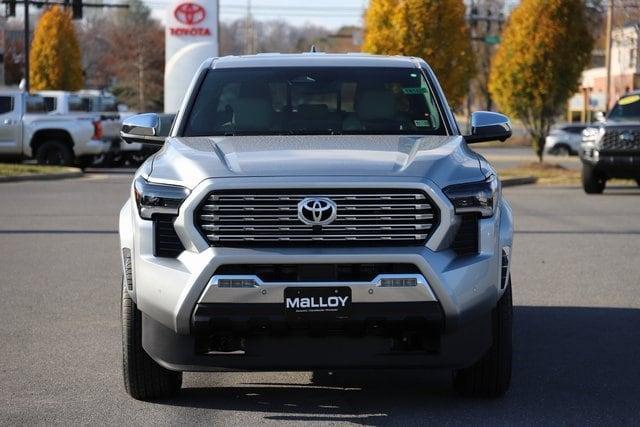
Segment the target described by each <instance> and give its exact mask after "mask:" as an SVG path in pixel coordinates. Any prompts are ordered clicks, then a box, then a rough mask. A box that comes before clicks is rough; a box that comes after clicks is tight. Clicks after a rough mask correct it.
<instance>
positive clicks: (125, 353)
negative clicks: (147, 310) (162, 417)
mask: <svg viewBox="0 0 640 427" xmlns="http://www.w3.org/2000/svg"><path fill="white" fill-rule="evenodd" d="M123 282H124V280H123ZM122 371H123V374H124V388H125V390H126V391H127V393H128V394H129V395H130V396H131V397H133V398H134V399H138V400H152V399H162V398H168V397H172V396H174V395H176V394H177V393H178V391H180V387H182V372H175V371H170V370H168V369H165V368H163V367H162V366H160V365H158V364H157V363H156V362H155V361H154V360H153V359H152V358H151V357H150V356H149V355H148V354H147V353H146V352H145V351H144V349H143V348H142V313H141V312H140V310H138V308H137V307H136V304H135V303H134V302H133V300H132V299H131V296H130V295H129V292H127V290H126V289H125V286H124V283H123V286H122Z"/></svg>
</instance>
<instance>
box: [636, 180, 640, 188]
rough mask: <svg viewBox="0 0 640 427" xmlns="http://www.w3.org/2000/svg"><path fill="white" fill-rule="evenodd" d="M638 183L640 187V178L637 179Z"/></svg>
mask: <svg viewBox="0 0 640 427" xmlns="http://www.w3.org/2000/svg"><path fill="white" fill-rule="evenodd" d="M636 184H638V187H640V179H636Z"/></svg>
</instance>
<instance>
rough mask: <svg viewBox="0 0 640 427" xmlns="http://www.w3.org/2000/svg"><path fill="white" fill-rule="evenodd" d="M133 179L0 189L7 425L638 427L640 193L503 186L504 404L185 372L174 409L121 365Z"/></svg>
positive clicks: (346, 384) (99, 177)
mask: <svg viewBox="0 0 640 427" xmlns="http://www.w3.org/2000/svg"><path fill="white" fill-rule="evenodd" d="M130 180H131V175H130V174H129V173H126V172H120V173H100V174H89V175H87V176H86V177H84V178H80V179H75V180H60V181H48V182H23V183H5V184H0V218H1V221H0V318H1V322H0V343H1V346H2V353H1V355H2V362H1V363H0V389H1V390H2V393H0V424H2V425H7V424H52V423H55V424H80V423H81V424H127V425H138V424H180V425H182V424H185V425H191V424H207V425H211V424H225V425H229V424H242V425H253V424H257V423H279V422H292V423H296V424H299V423H301V422H306V421H316V422H329V423H335V424H344V423H354V424H362V425H381V424H398V425H410V424H424V423H427V422H431V423H434V424H435V423H437V424H537V423H545V424H550V423H554V424H560V423H562V424H584V423H590V424H591V423H593V424H595V423H598V424H602V423H620V424H637V422H638V402H639V401H640V384H639V382H638V379H639V378H640V255H639V254H640V189H638V188H636V187H619V188H614V189H609V190H607V191H606V192H605V194H604V195H602V196H586V195H585V194H584V193H583V192H582V190H581V189H579V188H577V187H575V188H567V187H565V188H557V187H556V188H548V187H536V186H526V187H514V188H507V189H505V190H504V194H505V196H506V197H507V198H508V199H509V200H510V201H511V203H512V205H513V207H514V210H515V214H516V221H517V222H516V229H517V231H516V237H515V239H516V240H515V249H514V261H513V270H512V275H513V283H514V302H515V304H516V309H515V336H514V341H515V354H514V358H515V359H514V373H513V381H512V387H511V390H510V391H509V393H508V395H507V396H506V397H505V398H504V399H501V400H469V399H461V398H459V397H457V396H456V395H454V394H453V392H452V390H451V387H450V384H449V377H448V375H447V374H446V373H442V372H422V371H418V372H415V371H410V372H408V371H404V372H387V371H383V372H356V373H340V374H336V377H335V378H334V380H333V381H332V382H331V383H327V384H325V385H315V384H312V383H311V381H310V379H311V374H310V373H224V374H186V375H185V382H184V387H185V389H184V390H183V392H182V394H181V395H180V396H179V397H178V398H176V399H173V400H171V401H162V402H156V403H142V402H137V401H134V400H132V399H131V398H129V397H128V396H127V395H126V394H125V392H124V388H123V386H122V378H121V371H120V361H121V353H120V321H119V298H120V274H121V273H120V263H119V259H118V243H117V214H118V211H119V209H120V206H121V205H122V203H123V202H124V200H125V199H126V197H127V195H128V185H129V182H130Z"/></svg>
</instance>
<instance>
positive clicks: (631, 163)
mask: <svg viewBox="0 0 640 427" xmlns="http://www.w3.org/2000/svg"><path fill="white" fill-rule="evenodd" d="M580 158H581V160H582V162H583V163H585V164H588V165H590V166H592V167H593V168H594V169H595V170H596V172H597V173H598V174H600V175H601V176H604V177H606V178H621V179H640V151H630V152H627V153H625V152H622V151H616V152H606V151H603V152H601V151H597V150H595V149H593V148H586V149H585V148H583V151H582V153H581V155H580Z"/></svg>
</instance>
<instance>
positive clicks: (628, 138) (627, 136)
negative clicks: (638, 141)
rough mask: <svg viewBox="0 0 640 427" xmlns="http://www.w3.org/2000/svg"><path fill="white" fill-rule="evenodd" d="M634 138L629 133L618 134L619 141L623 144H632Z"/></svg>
mask: <svg viewBox="0 0 640 427" xmlns="http://www.w3.org/2000/svg"><path fill="white" fill-rule="evenodd" d="M634 139H635V138H634V137H633V134H632V133H631V132H623V133H621V134H620V141H623V142H633V140H634Z"/></svg>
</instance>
